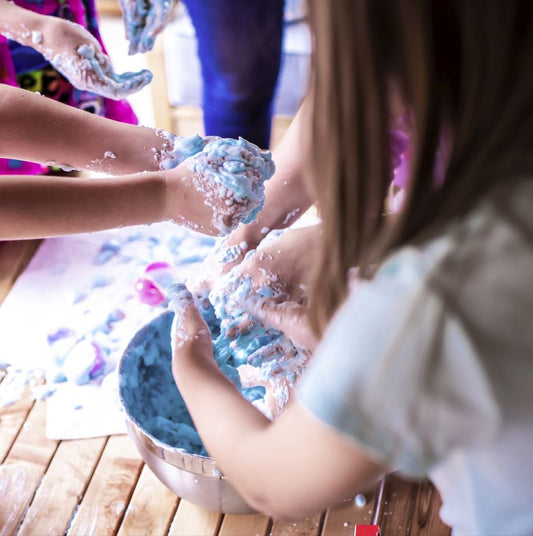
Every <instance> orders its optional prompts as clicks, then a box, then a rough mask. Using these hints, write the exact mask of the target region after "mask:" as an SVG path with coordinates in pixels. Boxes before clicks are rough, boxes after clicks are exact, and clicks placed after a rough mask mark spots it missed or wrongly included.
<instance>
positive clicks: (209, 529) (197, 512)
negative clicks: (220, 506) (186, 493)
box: [168, 499, 222, 536]
mask: <svg viewBox="0 0 533 536" xmlns="http://www.w3.org/2000/svg"><path fill="white" fill-rule="evenodd" d="M221 523H222V514H219V513H217V512H209V511H208V510H204V509H203V508H200V507H199V506H196V505H195V504H192V503H190V502H189V501H184V500H183V499H182V500H181V501H180V504H179V506H178V510H177V512H176V515H175V516H174V521H173V522H172V525H171V526H170V530H169V532H168V536H200V535H201V536H215V535H216V534H217V532H218V529H219V527H220V525H221Z"/></svg>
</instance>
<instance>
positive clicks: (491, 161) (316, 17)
mask: <svg viewBox="0 0 533 536" xmlns="http://www.w3.org/2000/svg"><path fill="white" fill-rule="evenodd" d="M309 15H310V23H311V27H312V29H313V35H314V56H313V62H314V63H313V65H314V78H313V84H312V96H311V99H312V144H311V148H312V154H310V158H309V161H310V164H311V165H310V173H311V177H312V187H313V189H314V191H315V193H316V196H317V199H318V204H319V210H320V213H321V217H322V220H323V232H322V235H321V241H322V246H321V255H320V258H319V260H318V264H317V267H316V274H315V279H314V283H313V285H312V287H311V299H310V316H311V322H312V325H313V326H314V328H315V329H316V330H317V331H318V332H321V331H322V330H323V328H324V327H325V325H326V324H327V322H328V321H329V319H330V318H331V315H332V314H333V312H334V311H335V309H336V308H337V307H338V306H339V304H340V303H341V301H342V300H343V299H344V297H345V294H346V284H347V282H346V281H347V272H348V269H349V268H350V267H353V266H359V267H360V272H361V273H362V274H363V275H367V276H368V275H369V274H371V272H372V269H373V268H374V267H375V266H377V265H379V263H380V262H381V261H382V260H383V258H384V257H385V256H386V255H387V254H389V253H390V252H392V251H393V250H394V249H396V248H398V247H400V246H402V245H404V244H406V243H410V242H416V241H421V240H424V239H427V238H428V237H430V236H432V235H434V234H435V233H437V232H439V230H441V229H442V228H443V226H444V225H445V224H446V223H448V222H449V221H451V220H452V219H453V218H457V217H461V216H462V215H464V214H465V213H466V212H467V211H468V210H469V209H470V208H471V207H472V205H473V204H474V203H475V202H476V201H477V200H478V199H479V198H480V196H481V195H482V194H483V193H484V192H485V191H486V190H487V189H488V188H489V187H490V186H491V185H492V184H494V183H495V182H496V181H497V180H501V179H502V178H503V174H505V176H506V177H511V176H513V175H516V174H518V173H521V172H523V171H524V170H527V171H531V170H532V169H533V168H532V167H531V151H532V148H533V73H532V65H533V2H532V1H531V0H522V1H520V0H482V1H481V0H479V1H478V0H334V1H327V0H310V1H309ZM391 87H394V88H395V91H398V92H400V94H401V97H402V99H403V101H404V103H405V105H406V106H407V107H408V109H409V110H410V112H411V114H412V117H413V131H412V162H411V173H410V178H409V185H408V188H407V193H406V199H405V202H404V205H403V209H402V210H401V212H400V213H399V214H397V215H395V216H394V217H392V218H391V217H387V216H386V214H385V212H386V211H385V199H386V193H387V189H388V186H389V183H390V178H391V173H390V169H391V162H390V154H389V153H390V150H389V137H388V129H389V127H390V122H389V118H390V116H391V110H390V88H391ZM444 129H446V131H447V132H449V133H450V136H451V140H452V141H451V149H450V155H449V160H448V164H447V167H446V170H445V175H444V179H443V182H442V183H441V184H439V185H437V184H436V181H435V179H434V169H435V166H436V164H437V154H438V148H439V139H440V137H441V136H442V133H443V130H444ZM528 157H529V159H528ZM528 165H529V166H530V167H529V169H527V166H528Z"/></svg>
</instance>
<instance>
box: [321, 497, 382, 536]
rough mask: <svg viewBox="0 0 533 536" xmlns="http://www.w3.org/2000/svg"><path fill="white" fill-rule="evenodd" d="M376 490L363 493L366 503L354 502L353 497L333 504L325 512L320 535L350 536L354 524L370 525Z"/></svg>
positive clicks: (374, 506)
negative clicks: (361, 504) (359, 504)
mask: <svg viewBox="0 0 533 536" xmlns="http://www.w3.org/2000/svg"><path fill="white" fill-rule="evenodd" d="M376 495H377V493H376V490H373V491H371V492H368V493H365V494H364V497H365V500H366V503H365V504H364V505H363V506H357V505H356V504H355V500H354V497H351V498H349V499H346V500H345V501H343V502H342V503H340V504H338V505H336V506H333V507H331V508H329V509H328V511H327V512H326V517H325V519H324V527H323V528H322V535H321V536H352V535H353V533H354V527H355V525H370V524H371V523H372V516H373V514H374V510H375V508H376Z"/></svg>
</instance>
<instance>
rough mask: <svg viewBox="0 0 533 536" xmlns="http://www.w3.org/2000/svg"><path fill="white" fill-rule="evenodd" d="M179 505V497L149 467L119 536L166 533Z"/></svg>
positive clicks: (140, 482) (136, 487) (134, 496)
mask: <svg viewBox="0 0 533 536" xmlns="http://www.w3.org/2000/svg"><path fill="white" fill-rule="evenodd" d="M178 503H179V497H177V496H176V495H175V494H174V493H173V492H172V491H170V490H169V489H168V488H167V487H166V486H165V485H164V484H163V483H162V482H161V481H160V480H159V479H158V478H157V477H156V476H155V474H154V473H153V472H152V471H151V469H150V468H149V467H148V466H147V465H145V466H144V467H143V470H142V472H141V476H140V477H139V480H138V482H137V485H136V486H135V491H134V492H133V496H132V498H131V500H130V503H129V505H128V508H127V509H126V514H125V515H124V520H123V521H122V524H121V526H120V530H119V531H118V536H138V535H141V534H144V535H146V536H152V535H155V534H166V533H167V531H168V528H169V526H170V523H171V522H172V519H173V517H174V514H175V512H176V508H177V507H178Z"/></svg>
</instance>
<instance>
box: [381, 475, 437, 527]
mask: <svg viewBox="0 0 533 536" xmlns="http://www.w3.org/2000/svg"><path fill="white" fill-rule="evenodd" d="M417 492H418V484H417V483H416V482H408V481H406V480H403V479H400V478H398V477H397V476H395V475H389V476H387V477H386V478H385V487H384V490H383V498H382V502H381V504H380V510H379V515H378V519H377V523H378V524H379V526H380V528H381V533H382V534H394V535H395V536H402V535H404V534H405V535H406V536H410V531H411V524H412V519H413V512H414V506H415V499H416V495H417ZM431 536H432V535H431Z"/></svg>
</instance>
